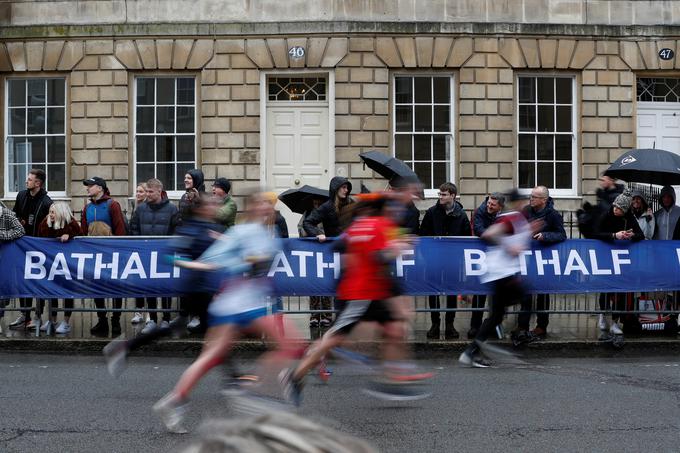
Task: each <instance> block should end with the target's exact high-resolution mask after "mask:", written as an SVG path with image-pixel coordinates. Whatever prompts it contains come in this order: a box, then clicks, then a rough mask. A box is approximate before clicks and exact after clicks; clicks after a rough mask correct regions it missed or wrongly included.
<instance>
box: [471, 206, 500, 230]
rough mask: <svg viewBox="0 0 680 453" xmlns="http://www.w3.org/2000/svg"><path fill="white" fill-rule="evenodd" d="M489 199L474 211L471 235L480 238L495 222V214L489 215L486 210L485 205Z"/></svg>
mask: <svg viewBox="0 0 680 453" xmlns="http://www.w3.org/2000/svg"><path fill="white" fill-rule="evenodd" d="M488 201H489V197H486V198H485V199H484V201H483V202H482V204H480V205H479V207H478V208H477V209H476V210H475V213H474V215H473V220H472V233H473V234H474V235H475V236H480V237H481V236H482V234H484V232H485V231H486V229H487V228H489V227H490V226H491V224H493V223H494V222H495V221H496V214H489V212H488V211H487V210H486V203H487V202H488Z"/></svg>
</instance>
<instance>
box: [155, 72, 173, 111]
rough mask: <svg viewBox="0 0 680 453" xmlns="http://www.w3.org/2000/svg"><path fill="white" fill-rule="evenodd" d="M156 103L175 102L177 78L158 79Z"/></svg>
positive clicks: (167, 103)
mask: <svg viewBox="0 0 680 453" xmlns="http://www.w3.org/2000/svg"><path fill="white" fill-rule="evenodd" d="M156 90H157V93H156V104H157V105H172V104H174V103H175V79H168V78H161V79H156Z"/></svg>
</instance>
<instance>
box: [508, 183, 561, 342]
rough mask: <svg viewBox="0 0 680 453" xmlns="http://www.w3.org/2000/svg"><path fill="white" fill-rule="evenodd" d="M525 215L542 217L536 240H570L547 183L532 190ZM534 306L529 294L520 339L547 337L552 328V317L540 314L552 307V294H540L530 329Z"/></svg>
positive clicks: (556, 241)
mask: <svg viewBox="0 0 680 453" xmlns="http://www.w3.org/2000/svg"><path fill="white" fill-rule="evenodd" d="M522 213H523V214H524V217H526V218H527V220H528V221H529V222H533V221H534V220H539V221H541V222H542V225H543V226H542V227H541V229H540V230H539V231H538V232H537V233H535V234H534V240H536V241H539V242H541V243H543V244H555V243H558V242H562V241H564V240H566V239H567V233H566V232H565V231H564V222H563V220H562V214H560V213H559V212H558V211H556V210H555V208H554V205H553V200H552V198H550V192H549V191H548V188H547V187H545V186H536V187H534V188H533V189H532V191H531V197H530V198H529V205H527V206H525V207H524V210H523V212H522ZM531 305H532V297H531V296H528V297H526V298H525V299H524V301H523V302H522V313H520V315H519V319H518V322H517V324H518V332H517V333H516V336H517V338H518V339H521V340H525V339H529V338H530V337H534V338H537V339H542V338H545V336H546V333H547V328H548V322H549V319H548V318H549V316H548V314H547V313H540V312H541V311H543V310H548V309H549V308H550V295H549V294H538V295H537V296H536V310H537V311H539V313H537V314H536V328H535V329H534V330H533V331H532V332H531V334H529V333H528V331H529V321H530V319H531Z"/></svg>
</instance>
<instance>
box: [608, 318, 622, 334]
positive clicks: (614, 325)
mask: <svg viewBox="0 0 680 453" xmlns="http://www.w3.org/2000/svg"><path fill="white" fill-rule="evenodd" d="M609 333H611V334H612V335H623V330H621V328H620V327H619V323H618V322H616V321H612V325H611V326H610V327H609Z"/></svg>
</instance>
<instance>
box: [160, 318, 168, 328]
mask: <svg viewBox="0 0 680 453" xmlns="http://www.w3.org/2000/svg"><path fill="white" fill-rule="evenodd" d="M160 328H161V329H169V328H170V322H169V321H166V320H165V319H164V320H162V321H161V324H160Z"/></svg>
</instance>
